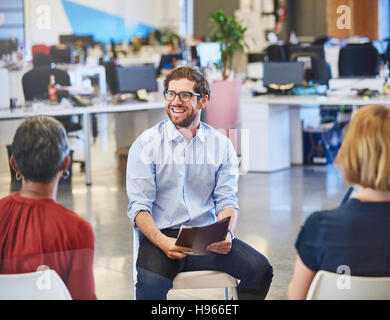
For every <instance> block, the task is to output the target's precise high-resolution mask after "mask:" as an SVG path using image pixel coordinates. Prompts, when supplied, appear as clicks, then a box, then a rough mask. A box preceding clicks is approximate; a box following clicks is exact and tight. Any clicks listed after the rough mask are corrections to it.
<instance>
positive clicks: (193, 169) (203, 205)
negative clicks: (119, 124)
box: [126, 120, 239, 230]
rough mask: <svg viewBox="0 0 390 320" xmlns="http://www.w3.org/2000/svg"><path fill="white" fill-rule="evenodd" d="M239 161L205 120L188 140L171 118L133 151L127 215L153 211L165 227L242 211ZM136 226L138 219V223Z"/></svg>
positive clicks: (199, 222)
mask: <svg viewBox="0 0 390 320" xmlns="http://www.w3.org/2000/svg"><path fill="white" fill-rule="evenodd" d="M238 177H239V174H238V160H237V156H236V153H235V150H234V147H233V145H232V143H231V141H230V140H229V139H228V138H227V137H226V136H224V135H223V134H221V133H220V132H218V131H217V130H215V129H214V128H212V127H210V126H209V125H207V124H205V123H203V122H201V123H200V127H199V130H198V132H197V134H196V136H195V137H194V138H193V139H192V140H191V142H190V143H189V144H187V142H186V140H185V138H184V137H183V136H182V135H181V134H180V132H179V131H178V130H177V129H176V127H175V126H174V125H173V123H172V122H171V121H170V120H164V121H161V122H160V123H158V124H157V125H155V126H154V127H152V128H150V129H148V130H146V131H145V132H144V133H142V134H141V135H140V136H139V137H138V138H137V140H136V141H135V142H134V143H133V145H132V146H131V148H130V150H129V155H128V160H127V172H126V190H127V196H128V198H129V201H130V203H129V206H128V210H127V214H128V216H129V218H130V219H131V220H132V222H133V223H134V220H135V217H136V216H137V214H138V213H139V212H140V211H141V210H145V211H149V212H150V213H151V215H152V217H153V219H154V221H155V223H156V225H157V227H158V228H159V229H160V230H162V229H166V228H174V229H177V228H180V226H181V225H186V226H205V225H209V224H211V223H213V222H215V221H216V220H217V214H218V213H219V212H220V211H221V210H223V209H225V208H228V207H233V208H235V209H236V211H237V212H238V201H237V197H236V194H237V187H238ZM134 225H135V223H134Z"/></svg>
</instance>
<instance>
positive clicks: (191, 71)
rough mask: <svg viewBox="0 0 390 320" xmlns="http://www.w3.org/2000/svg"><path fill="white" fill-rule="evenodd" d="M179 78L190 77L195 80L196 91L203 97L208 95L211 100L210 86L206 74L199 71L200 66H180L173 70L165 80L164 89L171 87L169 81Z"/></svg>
mask: <svg viewBox="0 0 390 320" xmlns="http://www.w3.org/2000/svg"><path fill="white" fill-rule="evenodd" d="M178 79H188V80H191V81H195V85H194V90H195V92H196V93H199V94H200V95H201V96H202V97H203V96H206V95H207V96H208V100H210V86H209V83H208V82H207V79H206V78H205V76H204V75H203V74H202V73H201V72H200V71H199V69H198V68H195V67H189V66H185V67H179V68H176V69H174V70H172V71H171V72H170V73H168V75H167V76H166V78H165V80H164V90H165V91H167V90H168V87H169V82H170V81H171V80H178Z"/></svg>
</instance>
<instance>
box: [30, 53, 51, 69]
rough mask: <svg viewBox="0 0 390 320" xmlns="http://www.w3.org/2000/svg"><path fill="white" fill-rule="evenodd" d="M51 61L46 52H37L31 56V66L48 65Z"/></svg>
mask: <svg viewBox="0 0 390 320" xmlns="http://www.w3.org/2000/svg"><path fill="white" fill-rule="evenodd" d="M51 62H52V61H51V58H50V57H49V56H48V55H47V54H44V53H41V52H38V53H36V54H34V56H33V68H36V67H50V65H51Z"/></svg>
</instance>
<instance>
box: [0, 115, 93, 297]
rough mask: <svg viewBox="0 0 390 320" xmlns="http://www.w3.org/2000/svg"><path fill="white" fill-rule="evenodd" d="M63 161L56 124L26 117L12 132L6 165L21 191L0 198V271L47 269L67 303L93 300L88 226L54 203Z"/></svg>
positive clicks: (61, 133) (62, 135)
mask: <svg viewBox="0 0 390 320" xmlns="http://www.w3.org/2000/svg"><path fill="white" fill-rule="evenodd" d="M69 163H70V157H69V147H68V142H67V136H66V132H65V129H64V127H63V126H62V124H61V123H60V122H58V121H57V120H55V119H53V118H51V117H47V116H36V117H31V118H29V119H27V120H25V121H24V122H23V123H22V124H21V125H20V126H19V127H18V129H17V130H16V134H15V136H14V140H13V143H12V156H11V158H10V164H11V166H12V167H13V169H14V170H15V172H16V177H17V179H18V180H20V179H21V180H22V187H21V190H20V191H19V192H17V193H13V194H11V195H9V196H7V197H5V198H2V199H0V273H2V274H15V273H27V272H34V271H37V270H40V269H42V268H46V267H49V268H50V269H53V270H55V271H56V272H57V273H58V275H59V276H60V277H61V278H62V280H63V281H64V283H65V284H66V286H67V288H68V290H69V292H70V294H71V296H72V298H73V299H96V295H95V288H94V278H93V268H92V266H93V254H94V234H93V230H92V227H91V225H90V223H89V222H87V221H86V220H84V219H83V218H81V217H80V216H78V215H77V214H76V213H74V212H72V211H70V210H68V209H66V208H65V207H63V206H62V205H60V204H59V203H57V202H56V195H57V187H58V182H59V180H60V178H61V176H67V175H68V174H69V172H68V171H67V168H68V166H69Z"/></svg>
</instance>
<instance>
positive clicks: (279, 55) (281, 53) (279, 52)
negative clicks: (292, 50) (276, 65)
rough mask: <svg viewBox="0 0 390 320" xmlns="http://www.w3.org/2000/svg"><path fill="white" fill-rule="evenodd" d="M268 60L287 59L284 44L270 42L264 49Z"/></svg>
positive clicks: (286, 50)
mask: <svg viewBox="0 0 390 320" xmlns="http://www.w3.org/2000/svg"><path fill="white" fill-rule="evenodd" d="M265 53H266V56H267V57H268V61H279V62H280V61H289V56H288V49H287V47H286V46H285V45H279V44H271V45H270V46H268V47H267V48H266V49H265Z"/></svg>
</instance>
